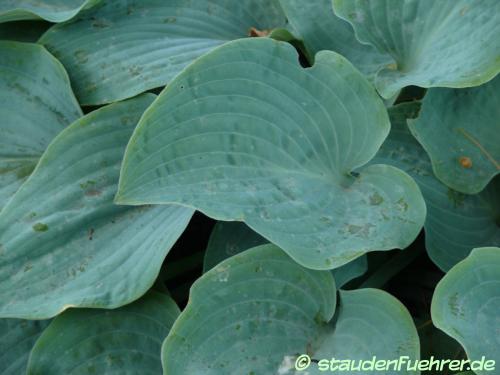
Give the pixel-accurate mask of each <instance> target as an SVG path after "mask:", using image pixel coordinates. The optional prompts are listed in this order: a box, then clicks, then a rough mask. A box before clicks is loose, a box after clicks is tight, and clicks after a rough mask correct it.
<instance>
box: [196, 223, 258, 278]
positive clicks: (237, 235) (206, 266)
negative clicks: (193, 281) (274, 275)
mask: <svg viewBox="0 0 500 375" xmlns="http://www.w3.org/2000/svg"><path fill="white" fill-rule="evenodd" d="M265 243H267V240H266V239H265V238H263V237H262V236H260V235H258V234H257V233H255V232H254V231H253V230H251V229H250V228H249V227H248V226H247V225H245V224H244V223H241V222H237V221H220V222H218V223H217V224H215V227H214V229H213V230H212V234H211V235H210V239H209V241H208V244H207V249H206V251H205V258H204V259H203V272H207V271H208V270H210V269H211V268H213V267H214V266H216V265H217V264H219V263H220V262H222V261H223V260H225V259H227V258H229V257H231V256H233V255H236V254H239V253H241V252H242V251H245V250H247V249H250V248H252V247H255V246H258V245H263V244H265Z"/></svg>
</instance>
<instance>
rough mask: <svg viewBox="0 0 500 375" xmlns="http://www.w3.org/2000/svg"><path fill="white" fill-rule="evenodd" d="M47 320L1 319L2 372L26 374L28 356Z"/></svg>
mask: <svg viewBox="0 0 500 375" xmlns="http://www.w3.org/2000/svg"><path fill="white" fill-rule="evenodd" d="M48 323H49V321H47V320H23V319H0V374H2V375H19V374H25V373H26V368H27V365H28V357H29V355H30V352H31V349H32V348H33V345H34V344H35V341H36V340H37V339H38V336H40V334H41V333H42V331H43V330H44V329H45V327H47V324H48Z"/></svg>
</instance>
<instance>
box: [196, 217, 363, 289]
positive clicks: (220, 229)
mask: <svg viewBox="0 0 500 375" xmlns="http://www.w3.org/2000/svg"><path fill="white" fill-rule="evenodd" d="M267 242H268V241H267V240H266V239H265V238H263V237H262V236H260V235H258V234H257V233H255V232H254V231H253V230H251V229H250V228H249V227H248V226H247V225H245V224H244V223H241V222H237V221H220V222H218V223H217V224H216V225H215V227H214V229H213V231H212V234H211V235H210V239H209V241H208V245H207V250H206V252H205V259H204V261H203V272H207V271H208V270H210V269H211V268H213V267H214V266H215V265H217V264H219V263H220V262H222V261H223V260H225V259H227V258H229V257H232V256H233V255H236V254H239V253H241V252H243V251H245V250H247V249H250V248H252V247H255V246H258V245H262V244H265V243H267ZM367 269H368V262H367V257H366V255H362V256H360V257H359V258H356V259H354V260H353V261H351V262H349V263H347V264H344V265H343V266H342V267H339V268H336V269H334V270H332V273H333V276H334V278H335V283H336V284H337V287H338V288H340V287H342V286H343V285H345V284H346V283H348V282H349V281H351V280H352V279H355V278H356V277H358V276H361V275H362V274H364V273H365V272H366V271H367Z"/></svg>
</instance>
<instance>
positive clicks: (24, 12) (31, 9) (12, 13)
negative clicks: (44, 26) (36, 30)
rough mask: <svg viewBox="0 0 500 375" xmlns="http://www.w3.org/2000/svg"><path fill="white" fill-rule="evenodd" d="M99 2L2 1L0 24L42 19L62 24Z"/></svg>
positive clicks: (59, 0) (95, 0)
mask: <svg viewBox="0 0 500 375" xmlns="http://www.w3.org/2000/svg"><path fill="white" fill-rule="evenodd" d="M98 1H99V0H35V1H34V0H2V1H1V2H0V22H6V21H16V20H33V19H44V20H47V21H51V22H62V21H66V20H69V19H70V18H73V17H74V16H75V15H76V14H77V13H78V12H79V11H80V10H82V9H83V8H85V7H90V6H92V5H93V4H95V3H96V2H98Z"/></svg>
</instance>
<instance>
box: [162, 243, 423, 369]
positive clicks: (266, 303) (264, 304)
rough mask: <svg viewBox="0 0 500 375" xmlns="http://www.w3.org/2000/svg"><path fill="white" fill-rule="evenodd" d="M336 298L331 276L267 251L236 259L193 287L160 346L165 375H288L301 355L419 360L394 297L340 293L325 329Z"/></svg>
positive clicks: (411, 331) (270, 248)
mask: <svg viewBox="0 0 500 375" xmlns="http://www.w3.org/2000/svg"><path fill="white" fill-rule="evenodd" d="M335 300H336V298H335V285H334V282H333V278H332V276H331V273H329V272H324V271H311V270H308V269H306V268H303V267H301V266H299V265H298V264H297V263H295V262H293V261H292V260H291V259H290V258H289V257H287V256H286V255H285V253H283V252H282V251H281V250H280V249H278V248H277V247H275V246H274V245H262V246H259V247H256V248H253V249H250V250H248V251H245V252H243V253H240V254H238V255H235V256H233V257H231V258H229V259H227V260H226V261H224V262H222V263H220V264H219V265H217V266H215V267H214V268H213V269H211V270H210V271H208V272H207V273H206V274H204V275H203V276H202V277H201V278H200V279H199V280H198V281H197V282H196V283H195V284H194V286H193V288H192V289H191V293H190V300H189V301H190V302H189V304H188V306H187V307H186V309H185V310H184V311H183V312H182V313H181V315H180V317H179V319H178V320H177V321H176V323H175V324H174V326H173V327H172V330H171V332H170V334H169V336H168V337H167V340H166V341H165V343H164V346H163V353H162V360H163V364H164V373H165V374H183V373H186V374H187V373H189V374H205V375H209V374H217V375H223V374H234V373H242V374H252V373H253V374H289V373H290V374H291V373H294V370H293V368H294V362H295V359H296V357H297V355H298V354H300V353H308V354H310V355H311V356H312V357H313V358H331V357H332V356H335V357H337V356H338V357H339V358H340V357H342V356H343V358H349V359H351V358H352V359H357V358H363V359H366V358H369V359H370V358H372V356H373V355H376V356H378V357H379V358H387V359H388V358H392V357H394V358H397V357H398V356H399V355H408V356H410V357H411V358H418V351H419V344H418V336H417V333H416V329H415V326H414V325H413V322H412V320H411V317H410V315H409V314H408V312H407V311H406V309H405V308H404V307H403V306H402V305H401V304H400V303H399V302H398V301H397V300H395V299H394V298H393V297H391V296H390V295H388V294H387V293H385V292H382V291H377V290H373V289H365V290H358V291H355V292H341V298H340V311H339V313H338V318H337V320H336V323H335V324H334V323H333V322H332V323H330V324H329V323H328V322H329V321H330V319H331V318H332V317H333V312H334V309H335ZM334 325H335V328H333V327H334ZM382 327H383V328H382ZM228 343H231V345H228ZM314 366H316V365H315V364H314V365H313V366H312V367H311V368H310V369H308V371H312V372H309V373H314V371H315V369H314ZM388 373H392V372H388Z"/></svg>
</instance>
